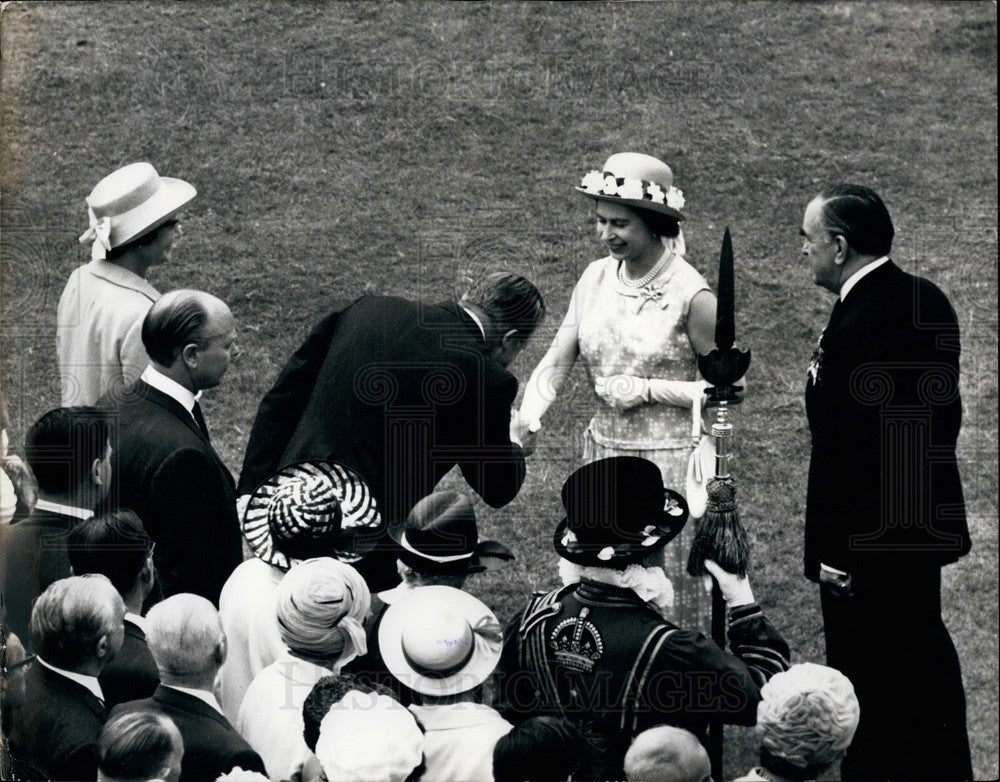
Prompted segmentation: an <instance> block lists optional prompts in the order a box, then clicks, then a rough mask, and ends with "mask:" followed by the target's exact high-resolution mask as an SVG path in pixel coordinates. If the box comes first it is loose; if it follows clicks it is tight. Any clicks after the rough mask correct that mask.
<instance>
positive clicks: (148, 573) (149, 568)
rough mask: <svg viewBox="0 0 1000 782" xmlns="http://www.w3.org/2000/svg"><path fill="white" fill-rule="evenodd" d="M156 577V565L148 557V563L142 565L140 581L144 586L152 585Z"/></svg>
mask: <svg viewBox="0 0 1000 782" xmlns="http://www.w3.org/2000/svg"><path fill="white" fill-rule="evenodd" d="M155 577H156V565H154V564H153V560H152V559H151V558H150V557H146V561H145V562H143V563H142V570H140V571H139V580H140V581H141V582H142V583H143V584H152V583H153V579H154V578H155Z"/></svg>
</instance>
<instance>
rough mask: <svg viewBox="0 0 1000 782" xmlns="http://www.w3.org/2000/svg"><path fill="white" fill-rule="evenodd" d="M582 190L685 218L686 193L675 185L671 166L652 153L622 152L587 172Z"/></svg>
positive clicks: (603, 199) (586, 194)
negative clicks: (602, 165) (596, 168)
mask: <svg viewBox="0 0 1000 782" xmlns="http://www.w3.org/2000/svg"><path fill="white" fill-rule="evenodd" d="M576 191H577V192H578V193H582V194H583V195H585V196H589V197H590V198H596V199H597V200H599V201H617V202H619V203H622V204H625V205H626V206H631V207H635V208H637V209H648V210H650V211H652V212H660V213H661V214H665V215H669V216H670V217H673V218H675V219H676V220H683V219H684V213H683V212H681V209H683V208H684V193H682V192H681V191H680V190H679V189H677V188H676V187H674V172H673V171H671V170H670V166H668V165H667V164H666V163H664V162H663V161H662V160H660V159H659V158H655V157H653V156H652V155H643V154H641V153H639V152H619V153H617V154H615V155H612V156H611V157H609V158H608V159H607V160H606V161H605V163H604V168H603V169H602V170H600V171H597V170H594V171H590V172H588V173H587V174H585V175H584V177H583V179H582V180H581V182H580V184H579V186H578V187H577V188H576Z"/></svg>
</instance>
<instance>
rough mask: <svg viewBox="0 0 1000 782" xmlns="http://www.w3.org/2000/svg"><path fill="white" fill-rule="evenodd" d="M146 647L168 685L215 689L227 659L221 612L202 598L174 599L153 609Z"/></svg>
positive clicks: (148, 625)
mask: <svg viewBox="0 0 1000 782" xmlns="http://www.w3.org/2000/svg"><path fill="white" fill-rule="evenodd" d="M146 643H147V644H148V645H149V651H150V652H151V653H152V655H153V660H154V661H155V662H156V667H157V669H158V670H159V672H160V680H161V681H162V682H163V683H164V684H178V685H181V686H184V687H194V688H196V689H211V686H212V682H213V680H214V679H215V674H216V673H217V672H218V670H219V668H220V667H221V665H222V663H223V661H224V660H225V659H226V636H225V633H224V632H223V630H222V622H221V620H220V619H219V612H218V611H217V610H216V609H215V606H213V605H212V604H211V603H210V602H209V601H208V600H206V599H205V598H203V597H200V596H198V595H191V594H180V595H173V596H172V597H168V598H167V599H166V600H164V601H163V602H162V603H157V604H156V605H155V606H153V607H152V608H151V609H149V613H148V614H147V615H146ZM206 683H207V687H206V686H204V685H205V684H206Z"/></svg>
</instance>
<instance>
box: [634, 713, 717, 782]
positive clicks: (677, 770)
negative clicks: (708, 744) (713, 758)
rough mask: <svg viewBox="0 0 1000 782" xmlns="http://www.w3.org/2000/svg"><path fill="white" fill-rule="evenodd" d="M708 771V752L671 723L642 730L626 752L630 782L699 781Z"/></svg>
mask: <svg viewBox="0 0 1000 782" xmlns="http://www.w3.org/2000/svg"><path fill="white" fill-rule="evenodd" d="M711 772H712V766H711V763H710V762H709V759H708V752H706V751H705V748H704V747H703V746H702V745H701V742H700V741H698V739H697V737H696V736H695V735H694V734H693V733H690V732H689V731H686V730H684V729H683V728H675V727H673V726H671V725H657V726H656V727H655V728H650V729H649V730H645V731H643V732H642V733H640V734H639V735H638V736H636V737H635V740H634V741H633V742H632V746H631V747H629V748H628V752H626V753H625V778H626V779H628V780H630V782H631V781H633V780H642V782H702V780H703V779H705V777H706V776H707V775H709V774H711Z"/></svg>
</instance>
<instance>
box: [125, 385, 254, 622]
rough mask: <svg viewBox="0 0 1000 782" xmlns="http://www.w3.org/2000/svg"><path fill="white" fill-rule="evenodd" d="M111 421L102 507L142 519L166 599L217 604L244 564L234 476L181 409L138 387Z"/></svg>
mask: <svg viewBox="0 0 1000 782" xmlns="http://www.w3.org/2000/svg"><path fill="white" fill-rule="evenodd" d="M115 416H116V418H115V425H114V426H113V429H112V432H113V434H112V446H113V453H112V460H113V471H114V472H113V477H112V481H111V494H110V496H109V499H108V505H109V506H111V507H127V508H131V509H132V510H134V511H135V512H136V513H137V514H138V515H139V518H141V519H142V522H143V525H144V526H145V528H146V532H147V533H148V534H149V536H150V537H151V538H152V539H153V540H154V541H155V542H156V567H157V570H158V572H159V575H160V580H161V583H162V586H163V592H164V595H166V596H169V595H172V594H176V593H178V592H193V593H195V594H198V595H201V596H203V597H205V598H207V599H209V600H211V601H212V602H213V603H216V604H217V603H218V600H219V593H220V592H221V590H222V585H223V584H224V583H225V580H226V578H228V576H229V574H230V573H231V572H232V571H233V569H235V567H236V566H237V565H238V564H239V563H240V562H241V561H242V559H243V557H242V548H241V543H240V531H239V521H238V519H237V515H236V487H235V484H234V482H233V476H232V474H231V473H230V472H229V470H228V468H227V467H226V465H225V464H223V462H222V460H221V459H220V458H219V456H218V454H217V453H216V452H215V450H214V449H213V448H212V445H211V443H210V442H209V441H208V440H207V439H206V438H205V436H204V434H203V433H202V432H201V430H200V429H199V428H198V425H197V424H196V423H195V422H194V418H193V417H192V416H191V415H190V414H189V413H188V412H187V410H185V409H184V408H183V407H182V406H181V405H180V404H179V403H178V402H177V401H175V400H173V399H171V398H170V397H168V396H167V395H166V394H163V393H161V392H160V391H157V390H156V389H154V388H151V387H150V386H149V385H148V384H146V383H144V382H143V381H141V380H140V381H138V382H137V383H135V385H134V386H133V387H132V388H131V389H130V390H129V391H127V392H126V393H125V395H124V397H123V398H122V400H121V403H120V404H119V406H118V407H117V408H116V412H115Z"/></svg>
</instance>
